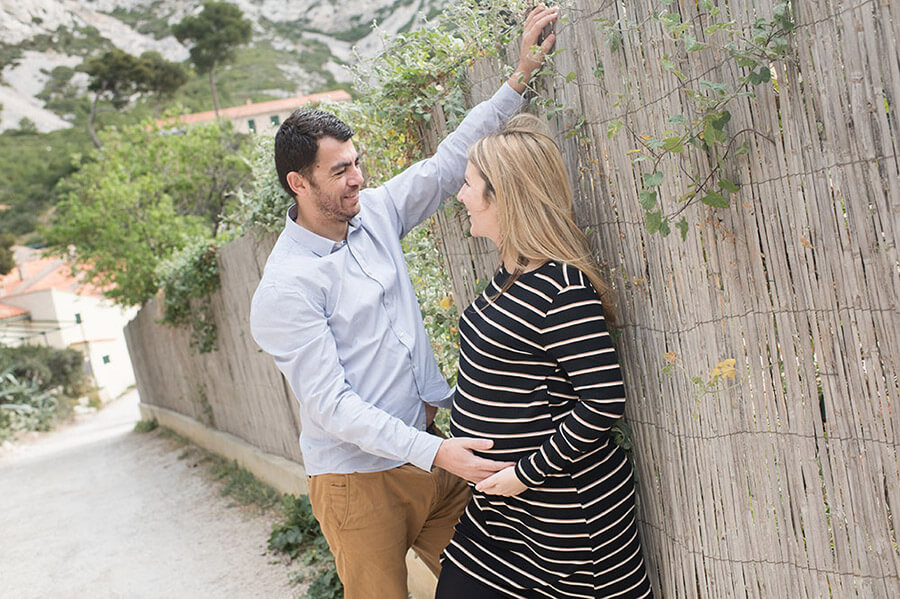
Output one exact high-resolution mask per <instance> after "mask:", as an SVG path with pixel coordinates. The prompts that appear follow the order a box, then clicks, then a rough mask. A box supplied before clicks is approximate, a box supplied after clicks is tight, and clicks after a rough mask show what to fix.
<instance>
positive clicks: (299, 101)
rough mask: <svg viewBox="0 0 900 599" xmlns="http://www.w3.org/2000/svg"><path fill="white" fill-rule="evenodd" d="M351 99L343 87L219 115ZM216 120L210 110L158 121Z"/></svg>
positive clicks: (234, 116) (258, 112)
mask: <svg viewBox="0 0 900 599" xmlns="http://www.w3.org/2000/svg"><path fill="white" fill-rule="evenodd" d="M349 99H350V94H348V93H347V92H345V91H344V90H342V89H337V90H333V91H330V92H320V93H318V94H310V95H308V96H296V97H294V98H283V99H281V100H269V101H268V102H257V103H256V104H244V105H241V106H232V107H230V108H223V109H221V110H219V117H220V118H223V119H242V118H249V117H254V116H258V115H261V114H271V113H273V112H286V111H293V110H294V109H296V108H300V107H301V106H305V105H306V104H315V103H317V102H321V101H322V100H332V101H345V100H349ZM214 120H216V112H215V111H214V110H210V111H208V112H195V113H193V114H185V115H182V116H180V117H177V118H174V119H164V120H161V121H157V124H158V125H166V124H171V123H173V122H175V121H178V122H181V123H186V124H192V123H206V122H209V121H214Z"/></svg>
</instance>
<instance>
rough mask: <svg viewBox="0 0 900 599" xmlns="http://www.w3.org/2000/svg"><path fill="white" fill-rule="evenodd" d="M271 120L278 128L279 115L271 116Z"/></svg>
mask: <svg viewBox="0 0 900 599" xmlns="http://www.w3.org/2000/svg"><path fill="white" fill-rule="evenodd" d="M269 120H270V121H272V124H273V125H275V126H276V127H277V126H278V123H279V118H278V115H277V114H275V115H272V116H270V117H269Z"/></svg>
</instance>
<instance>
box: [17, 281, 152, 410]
mask: <svg viewBox="0 0 900 599" xmlns="http://www.w3.org/2000/svg"><path fill="white" fill-rule="evenodd" d="M3 302H4V303H6V304H9V305H12V306H18V307H20V308H23V309H25V310H28V311H29V312H31V318H32V321H33V322H35V324H34V325H33V329H34V330H35V331H40V330H43V329H46V328H48V327H47V325H44V324H40V323H37V322H36V321H52V322H54V323H57V326H55V327H52V328H54V329H57V330H50V331H48V332H46V333H45V334H43V335H38V336H33V337H31V338H30V339H28V340H27V341H26V343H29V344H32V345H44V344H46V345H49V346H51V347H57V348H60V349H65V348H67V347H71V348H74V349H78V350H80V351H81V352H82V353H84V354H85V356H86V357H87V358H88V360H89V362H90V366H91V370H92V372H93V375H94V380H95V382H96V384H97V386H98V387H100V396H101V398H103V399H104V400H109V399H112V398H115V397H118V396H119V395H120V394H121V393H122V392H123V391H125V389H127V388H128V387H129V386H130V385H133V384H134V372H133V370H132V368H131V359H130V358H129V356H128V347H127V345H126V343H125V334H124V328H125V325H126V324H128V322H129V321H130V320H131V319H132V318H134V315H135V314H136V313H137V310H138V309H137V308H129V309H123V308H120V307H118V306H116V305H114V304H112V303H111V302H109V301H108V300H105V299H101V298H97V297H91V296H80V295H75V294H73V293H66V292H63V291H57V290H55V289H48V290H43V291H36V292H33V293H26V294H22V295H18V296H14V297H6V298H3ZM79 321H80V322H79ZM18 344H19V341H18V340H15V341H14V342H13V341H12V340H11V341H10V342H9V345H18Z"/></svg>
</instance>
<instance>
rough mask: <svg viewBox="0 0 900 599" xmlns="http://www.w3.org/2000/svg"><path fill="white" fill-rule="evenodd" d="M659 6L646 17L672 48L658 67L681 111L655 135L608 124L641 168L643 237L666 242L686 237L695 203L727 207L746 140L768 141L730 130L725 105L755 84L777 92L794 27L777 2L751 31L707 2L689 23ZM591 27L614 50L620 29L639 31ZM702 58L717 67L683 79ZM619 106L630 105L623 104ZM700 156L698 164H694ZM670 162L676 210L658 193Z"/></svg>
mask: <svg viewBox="0 0 900 599" xmlns="http://www.w3.org/2000/svg"><path fill="white" fill-rule="evenodd" d="M661 5H662V7H663V8H662V9H660V10H658V11H655V12H653V13H652V14H651V15H650V18H651V19H653V20H654V21H656V22H658V23H659V24H660V25H661V27H662V31H663V32H664V34H665V36H666V38H667V41H668V42H669V43H670V45H671V46H672V47H674V48H676V50H675V51H674V52H673V53H671V54H666V55H664V57H663V59H662V62H661V66H662V67H663V69H664V70H665V71H668V72H669V73H671V74H672V75H674V76H675V77H676V78H677V79H678V81H679V82H680V85H679V92H680V93H681V97H682V98H684V102H685V110H684V112H682V113H677V114H671V115H669V116H668V117H667V119H666V121H665V123H664V124H663V127H662V128H661V129H659V130H657V131H652V132H643V131H637V130H635V129H634V127H632V126H631V125H630V124H629V122H628V118H627V116H626V117H623V119H615V120H613V121H611V122H610V123H609V124H608V127H607V135H608V136H609V137H610V138H611V137H614V136H615V135H616V134H617V133H619V131H620V130H622V129H624V130H626V131H627V132H628V133H629V134H630V136H631V139H632V140H633V141H634V142H635V147H634V148H633V149H631V150H630V151H629V154H630V155H631V156H632V161H633V162H634V164H636V165H640V168H641V170H642V177H641V190H640V192H639V195H638V201H639V202H640V204H641V207H642V208H643V209H644V217H645V225H646V228H647V231H648V232H649V233H659V234H661V235H663V236H667V235H668V234H669V233H670V232H671V227H672V224H673V223H674V226H675V228H677V229H678V230H679V232H680V233H681V237H682V239H684V238H685V237H686V236H687V231H688V220H687V217H686V216H685V215H684V212H685V210H686V209H687V208H688V207H689V206H691V205H694V204H696V203H697V202H700V203H702V204H705V205H707V206H712V207H715V208H725V207H727V206H729V205H730V203H731V197H732V196H733V194H735V193H737V192H738V191H739V190H740V188H741V183H740V182H739V181H735V180H733V179H732V178H731V177H729V176H728V174H727V173H728V170H729V168H728V167H729V164H731V163H732V161H734V160H736V159H738V158H739V157H741V156H746V155H747V154H748V153H749V151H750V144H749V141H748V138H749V137H751V136H757V137H759V138H763V139H766V140H768V141H769V142H771V141H772V140H769V139H768V138H767V137H766V136H765V135H764V134H763V133H762V132H760V131H758V130H756V129H754V128H752V127H745V128H742V129H739V130H736V131H735V130H733V128H732V127H730V126H729V125H730V124H731V118H732V113H731V111H730V110H729V107H730V106H731V105H732V103H733V102H734V101H735V100H737V99H739V98H753V97H754V96H755V93H756V91H755V90H756V88H758V87H760V86H763V85H770V86H772V87H773V88H776V89H777V84H778V82H777V81H776V80H775V79H774V76H773V68H772V67H773V63H775V62H779V61H787V60H790V49H791V48H790V44H789V37H790V33H791V31H792V30H793V27H794V24H793V17H792V12H791V5H790V2H789V1H786V2H781V3H779V4H776V5H775V6H774V7H773V16H772V18H770V19H765V18H757V19H756V20H755V21H754V22H753V24H752V27H751V28H750V30H749V31H748V30H746V29H743V28H741V27H739V26H737V24H736V22H735V21H734V20H732V19H730V18H728V15H727V14H726V13H724V12H723V10H722V8H721V7H719V6H716V5H715V4H713V2H712V1H711V0H701V1H700V6H701V7H702V9H703V10H702V11H701V13H700V14H699V15H697V16H696V17H693V18H690V19H686V18H684V16H683V15H682V14H681V13H680V12H679V10H678V5H677V4H675V3H674V2H673V0H663V1H662V2H661ZM595 21H596V24H597V27H598V29H599V30H600V31H601V33H602V34H603V37H604V40H605V43H606V44H607V45H608V46H609V49H610V50H611V51H612V52H616V51H618V50H619V49H620V48H621V46H622V44H623V43H624V42H623V40H624V39H625V36H624V35H623V33H622V31H623V30H628V29H629V28H636V27H637V24H636V23H633V22H625V21H622V20H617V21H611V20H610V19H604V18H597V19H595ZM700 53H707V54H709V59H710V60H709V62H712V63H715V62H716V61H719V62H720V63H719V64H718V66H717V68H715V69H711V70H710V71H709V73H706V74H704V75H702V76H700V75H696V74H694V73H687V74H686V73H685V72H684V69H685V68H686V67H685V66H683V65H690V64H697V63H698V58H696V57H694V56H692V55H698V54H700ZM720 57H724V59H720ZM731 71H734V72H736V73H737V77H736V78H731V77H728V76H725V77H721V78H719V79H716V78H713V76H712V75H713V74H715V73H729V72H731ZM595 75H597V76H598V77H600V78H602V77H603V68H602V65H598V69H597V71H595ZM705 77H708V78H705ZM623 101H624V103H626V104H627V103H628V100H627V99H624V100H623ZM629 108H632V107H629ZM627 112H630V110H627V111H626V113H627ZM698 154H699V155H700V156H701V157H702V158H703V159H701V160H697V157H698ZM667 161H668V162H671V163H673V164H674V168H675V169H676V170H677V171H678V172H679V173H681V175H683V177H684V179H685V180H686V181H687V186H686V187H685V188H684V189H682V190H681V193H680V194H678V196H677V198H676V200H675V203H674V206H673V205H671V202H669V203H668V205H664V202H663V201H662V197H661V195H660V186H661V185H662V183H663V180H664V178H665V175H664V173H663V169H662V168H661V166H662V165H663V163H664V162H667ZM679 217H680V218H679ZM676 219H677V220H676Z"/></svg>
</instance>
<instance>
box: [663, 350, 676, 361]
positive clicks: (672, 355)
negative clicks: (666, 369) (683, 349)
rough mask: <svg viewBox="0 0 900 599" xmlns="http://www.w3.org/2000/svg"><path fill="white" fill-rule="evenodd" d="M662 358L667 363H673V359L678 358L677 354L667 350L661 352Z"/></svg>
mask: <svg viewBox="0 0 900 599" xmlns="http://www.w3.org/2000/svg"><path fill="white" fill-rule="evenodd" d="M663 358H665V359H666V362H668V363H669V364H674V363H675V360H677V359H678V354H676V353H675V352H673V351H668V352H666V353H664V354H663Z"/></svg>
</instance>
